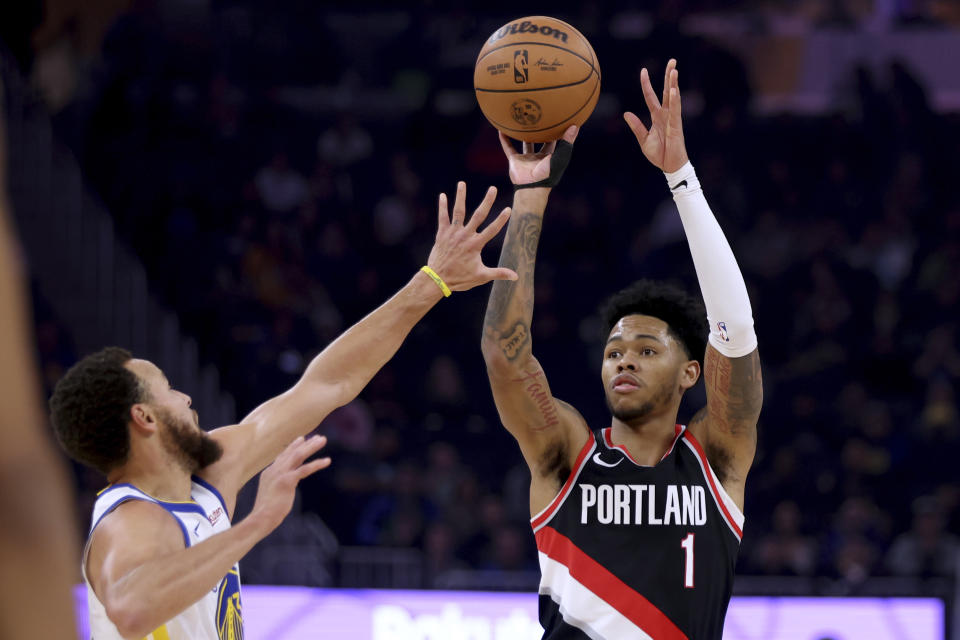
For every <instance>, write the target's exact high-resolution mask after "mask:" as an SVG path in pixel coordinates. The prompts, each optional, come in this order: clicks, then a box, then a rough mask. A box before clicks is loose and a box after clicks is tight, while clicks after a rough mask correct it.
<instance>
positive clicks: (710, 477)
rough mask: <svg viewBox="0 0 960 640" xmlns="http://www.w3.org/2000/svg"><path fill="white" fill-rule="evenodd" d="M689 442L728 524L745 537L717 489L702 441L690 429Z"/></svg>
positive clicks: (739, 536)
mask: <svg viewBox="0 0 960 640" xmlns="http://www.w3.org/2000/svg"><path fill="white" fill-rule="evenodd" d="M686 438H687V442H689V443H690V444H692V445H693V448H694V450H695V451H696V453H697V457H699V458H700V462H701V464H703V471H704V475H705V476H707V482H709V483H710V491H712V492H713V498H714V500H716V502H717V506H719V507H720V511H721V512H722V513H723V517H724V518H726V519H727V524H729V525H730V528H731V529H733V532H734V533H735V534H737V538H738V539H742V538H743V530H742V529H740V527H739V526H737V521H736V520H734V519H733V516H731V515H730V512H729V511H728V510H727V505H726V504H724V502H723V496H722V495H721V494H720V491H719V490H718V489H717V484H716V483H715V482H714V480H713V473H712V472H711V467H710V463H709V462H708V461H707V454H705V453H704V452H703V447H701V446H700V443H699V442H698V441H697V439H696V438H694V437H693V434H692V433H690V430H689V429H687V435H686Z"/></svg>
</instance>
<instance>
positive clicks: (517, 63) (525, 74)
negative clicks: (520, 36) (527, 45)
mask: <svg viewBox="0 0 960 640" xmlns="http://www.w3.org/2000/svg"><path fill="white" fill-rule="evenodd" d="M527 61H528V60H527V50H526V49H517V50H516V51H514V52H513V81H514V82H516V83H517V84H523V83H525V82H526V81H527V80H529V79H530V67H529V66H528V65H527Z"/></svg>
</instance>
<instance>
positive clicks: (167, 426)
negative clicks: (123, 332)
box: [126, 360, 223, 473]
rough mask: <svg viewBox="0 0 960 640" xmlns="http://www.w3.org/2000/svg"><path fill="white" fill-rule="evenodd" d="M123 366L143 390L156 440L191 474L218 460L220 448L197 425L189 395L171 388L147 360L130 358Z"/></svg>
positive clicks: (196, 415) (196, 416) (158, 370)
mask: <svg viewBox="0 0 960 640" xmlns="http://www.w3.org/2000/svg"><path fill="white" fill-rule="evenodd" d="M126 366H127V368H129V369H130V370H131V371H133V372H134V373H135V374H136V375H137V377H138V378H139V379H140V383H141V384H142V385H143V387H144V389H145V390H146V392H147V394H146V395H147V398H146V402H145V403H144V404H145V405H147V406H148V407H149V409H150V411H151V412H152V414H153V417H154V419H155V420H156V422H157V423H158V425H157V428H158V431H159V434H160V441H161V442H162V443H163V446H164V448H165V449H166V450H167V452H168V453H169V454H170V455H171V456H172V457H173V458H174V459H175V460H176V461H177V462H178V463H179V464H180V465H181V466H183V467H184V468H185V469H186V470H188V471H189V472H190V473H194V472H196V471H199V470H200V469H202V468H204V467H206V466H208V465H210V464H212V463H214V462H216V461H217V460H218V459H220V456H221V455H223V450H222V449H221V447H220V444H219V443H218V442H217V441H215V440H214V439H213V438H211V437H210V436H209V435H207V433H206V432H205V431H204V430H203V429H201V428H200V422H199V415H198V414H197V412H196V411H194V410H193V409H191V408H190V405H191V404H192V400H191V398H190V396H188V395H187V394H185V393H183V392H182V391H178V390H176V389H174V388H173V387H172V386H171V385H170V381H169V380H167V377H166V376H165V375H164V374H163V371H161V370H160V368H159V367H157V366H156V365H155V364H153V363H152V362H149V361H148V360H131V361H130V362H128V363H127V365H126Z"/></svg>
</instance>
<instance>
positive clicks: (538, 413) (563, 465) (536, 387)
mask: <svg viewBox="0 0 960 640" xmlns="http://www.w3.org/2000/svg"><path fill="white" fill-rule="evenodd" d="M575 137H576V130H575V129H571V130H568V131H567V133H566V134H565V136H564V139H566V140H567V141H568V142H573V139H574V138H575ZM501 142H502V143H503V146H504V151H505V152H506V154H507V157H508V159H509V161H510V178H511V180H512V181H513V182H514V184H526V183H529V182H537V181H539V180H541V179H543V178H544V177H546V175H547V173H548V172H549V161H550V153H551V152H552V146H547V147H546V148H545V149H544V150H542V151H541V152H540V153H533V152H532V148H531V146H529V145H526V144H525V145H524V146H525V149H524V151H525V153H523V154H518V153H517V152H516V151H515V150H514V149H513V147H512V146H511V143H510V142H509V141H508V140H506V139H505V138H503V137H502V136H501ZM549 194H550V189H549V188H546V187H542V188H535V189H519V190H517V191H516V193H515V194H514V199H513V215H512V217H511V220H510V224H509V226H508V227H507V236H506V239H505V240H504V244H503V250H502V251H501V254H500V266H501V267H507V268H510V269H513V270H514V271H516V273H517V276H518V279H517V280H516V281H515V282H495V283H494V285H493V290H492V291H491V293H490V300H489V302H488V303H487V313H486V316H485V317H484V321H483V338H482V343H481V345H482V349H483V357H484V360H485V361H486V365H487V375H488V376H489V378H490V386H491V387H492V389H493V397H494V400H495V402H496V404H497V410H498V411H499V413H500V420H501V421H502V422H503V425H504V427H506V428H507V430H508V431H510V433H511V434H513V436H514V437H515V438H516V439H517V442H518V443H519V444H520V450H521V452H522V453H523V457H524V459H525V460H526V462H527V465H528V466H529V467H530V471H531V475H532V478H533V481H532V485H531V496H530V499H531V504H530V507H531V512H532V513H536V512H538V511H540V510H541V509H543V508H544V507H545V506H546V505H547V504H548V503H549V502H550V500H552V499H553V497H554V496H555V495H556V491H557V489H558V488H559V485H560V484H561V483H562V482H563V480H564V479H565V477H566V473H568V472H569V469H570V466H571V465H572V463H573V461H574V459H575V458H576V455H577V453H578V451H579V449H580V448H581V446H582V445H583V443H584V441H585V440H586V438H587V437H588V436H589V429H587V427H586V423H585V422H584V421H583V418H582V417H581V416H580V414H579V413H578V412H577V411H576V410H575V409H574V408H573V407H571V406H570V405H568V404H566V403H564V402H561V401H560V400H557V399H556V398H554V397H553V394H552V393H551V392H550V386H549V385H548V384H547V379H546V376H545V375H544V372H543V369H542V367H541V366H540V363H539V362H538V361H537V359H536V358H535V357H534V356H533V350H532V336H531V332H530V326H531V320H532V318H533V276H534V265H535V263H536V259H537V245H538V244H539V241H540V230H541V227H542V225H543V213H544V210H545V208H546V205H547V199H548V197H549Z"/></svg>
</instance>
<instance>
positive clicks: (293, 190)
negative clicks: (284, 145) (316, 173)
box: [254, 152, 310, 213]
mask: <svg viewBox="0 0 960 640" xmlns="http://www.w3.org/2000/svg"><path fill="white" fill-rule="evenodd" d="M254 184H255V185H256V187H257V193H258V194H259V195H260V201H261V202H263V206H264V207H265V208H266V209H267V211H270V212H272V213H289V212H290V211H293V210H294V209H296V208H297V207H299V206H300V205H302V204H303V203H304V201H305V200H306V199H307V197H308V196H309V195H310V190H309V188H308V185H307V181H306V179H305V178H304V177H303V176H302V175H300V174H299V173H297V172H296V171H294V170H293V169H292V168H291V167H290V161H289V160H288V159H287V154H285V153H283V152H277V153H275V154H274V155H273V158H272V159H271V160H270V164H268V165H267V166H265V167H263V168H262V169H260V170H259V171H258V172H257V175H256V176H255V177H254Z"/></svg>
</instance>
